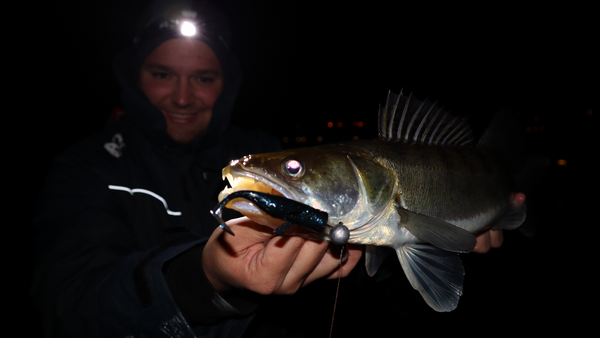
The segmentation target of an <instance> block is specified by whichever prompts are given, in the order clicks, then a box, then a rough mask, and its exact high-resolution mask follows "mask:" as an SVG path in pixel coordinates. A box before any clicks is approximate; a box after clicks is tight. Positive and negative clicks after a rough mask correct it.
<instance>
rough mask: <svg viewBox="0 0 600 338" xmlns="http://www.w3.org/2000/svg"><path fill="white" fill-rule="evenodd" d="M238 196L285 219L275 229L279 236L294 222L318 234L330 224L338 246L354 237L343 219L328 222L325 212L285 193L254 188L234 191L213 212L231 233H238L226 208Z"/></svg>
mask: <svg viewBox="0 0 600 338" xmlns="http://www.w3.org/2000/svg"><path fill="white" fill-rule="evenodd" d="M236 198H244V199H246V200H248V201H250V202H252V203H253V204H254V205H255V206H256V207H258V208H259V209H261V210H262V211H263V212H265V213H266V214H268V215H269V216H271V217H274V218H277V219H281V220H284V221H285V223H283V224H282V225H280V226H279V227H278V228H277V229H275V230H273V233H274V234H275V235H277V236H281V235H283V234H284V233H285V232H286V231H287V230H288V229H289V228H290V227H291V226H292V225H293V224H296V225H298V226H301V227H304V228H307V229H311V230H313V231H316V232H318V233H321V232H323V231H324V230H325V228H326V227H330V228H331V229H329V237H330V238H331V242H333V243H334V244H338V245H343V244H346V243H347V242H348V238H349V237H350V231H349V230H348V228H347V227H346V226H345V225H344V224H342V223H341V222H340V223H338V224H336V225H334V226H331V225H329V224H327V220H328V218H329V215H328V214H327V213H326V212H324V211H321V210H318V209H315V208H313V207H311V206H308V205H306V204H303V203H300V202H297V201H294V200H291V199H288V198H285V197H283V196H278V195H271V194H267V193H263V192H257V191H250V190H241V191H236V192H234V193H231V194H230V195H228V196H227V197H225V198H224V199H223V200H222V201H221V202H220V203H219V204H217V206H216V207H215V210H214V211H213V210H211V211H210V213H211V214H212V215H213V217H214V218H215V219H216V220H217V221H218V222H219V224H220V227H221V228H222V229H223V230H225V231H226V232H228V233H230V234H231V235H234V236H235V234H234V233H233V231H232V230H231V228H230V227H229V226H227V224H226V223H225V222H224V221H223V218H222V208H223V207H224V206H225V205H226V204H227V203H229V202H230V201H232V200H233V199H236Z"/></svg>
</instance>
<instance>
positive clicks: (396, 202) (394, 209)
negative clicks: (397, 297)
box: [218, 91, 526, 312]
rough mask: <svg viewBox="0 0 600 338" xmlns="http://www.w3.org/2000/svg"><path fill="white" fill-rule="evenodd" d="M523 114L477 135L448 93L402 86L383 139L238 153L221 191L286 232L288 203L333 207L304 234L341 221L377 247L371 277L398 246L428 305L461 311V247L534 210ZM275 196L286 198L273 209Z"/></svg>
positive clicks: (383, 121) (369, 254) (505, 115)
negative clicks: (523, 192)
mask: <svg viewBox="0 0 600 338" xmlns="http://www.w3.org/2000/svg"><path fill="white" fill-rule="evenodd" d="M516 115H517V114H516V113H515V111H513V110H511V109H501V110H499V111H498V112H497V113H496V114H495V115H494V117H493V118H492V121H491V122H490V124H489V127H488V128H487V130H486V131H485V132H484V133H483V134H482V136H481V138H480V139H479V141H478V142H477V143H476V142H475V136H474V132H473V129H472V128H471V126H470V125H469V124H468V122H467V121H466V120H464V119H460V118H459V117H457V116H454V115H452V114H451V113H450V112H449V111H448V110H445V109H444V108H443V107H442V106H441V105H439V104H438V103H437V102H432V101H431V100H429V99H425V100H424V101H420V100H418V99H417V98H415V97H413V95H412V93H410V94H409V95H408V96H405V95H404V94H403V92H402V91H400V93H399V94H395V93H393V92H391V91H390V92H388V96H387V99H386V102H385V104H384V105H380V108H379V111H378V137H377V138H376V139H373V140H354V141H348V142H338V143H332V144H325V145H320V146H316V147H306V148H297V149H289V150H284V151H279V152H272V153H265V154H251V155H247V156H244V157H242V158H240V159H237V160H233V161H231V162H230V164H229V165H228V166H226V167H225V168H223V172H222V174H223V179H226V180H227V181H228V183H229V187H227V188H225V189H224V190H223V191H221V192H220V194H219V197H218V199H219V201H220V202H221V206H225V207H227V208H231V209H234V210H237V211H239V212H240V213H242V214H243V215H245V216H247V217H249V218H251V219H252V220H254V221H255V222H257V223H260V224H265V225H269V226H271V227H273V228H277V229H279V232H276V233H279V234H281V233H284V232H285V231H286V230H287V229H288V228H289V226H290V224H291V223H293V221H292V220H291V219H288V220H285V219H284V218H285V217H282V213H285V210H286V209H285V206H286V201H287V200H289V201H294V203H296V202H297V204H294V208H299V209H298V210H301V209H302V205H304V206H306V208H305V209H306V210H304V212H305V213H307V212H308V213H312V214H314V213H316V212H322V213H325V214H326V217H321V218H319V219H318V222H317V223H318V226H319V227H318V228H314V227H313V225H311V224H312V223H311V224H308V223H307V224H308V225H307V227H313V230H315V231H313V232H312V233H311V234H308V235H307V234H304V233H303V234H302V235H303V236H308V237H310V238H311V239H316V240H323V241H332V239H336V240H337V239H338V237H339V236H338V235H337V232H335V235H334V232H333V231H332V229H334V227H336V228H337V230H340V228H341V230H344V235H345V237H344V239H343V242H348V243H354V244H360V245H365V246H366V249H365V265H366V270H367V273H368V275H369V276H373V275H375V274H376V272H377V270H378V269H379V267H380V266H381V264H382V262H383V259H384V258H386V256H387V255H388V254H389V253H390V252H393V251H395V252H396V255H397V257H398V259H399V261H400V265H401V267H402V269H403V271H404V273H405V275H406V277H407V279H408V280H409V282H410V284H411V286H412V287H413V288H414V289H415V290H417V291H418V292H419V293H420V294H421V296H422V298H423V299H424V300H425V302H426V303H427V304H428V305H429V306H430V307H431V308H432V309H433V310H435V311H438V312H448V311H453V310H454V309H456V307H457V305H458V302H459V299H460V297H461V295H462V293H463V281H464V274H465V271H464V268H463V265H462V263H461V260H460V253H468V252H470V251H472V250H473V249H474V247H475V245H476V238H475V235H474V234H476V233H478V232H480V231H483V230H485V229H489V228H493V229H507V230H511V229H516V228H518V227H519V226H520V225H521V224H522V223H523V221H524V220H525V217H526V205H525V204H523V205H522V206H521V207H520V208H515V207H513V204H512V201H511V194H512V193H513V187H512V181H513V178H512V177H513V172H515V171H516V170H518V168H519V167H520V166H521V165H522V164H521V163H522V162H523V158H524V157H525V155H526V154H524V151H523V149H524V147H523V142H524V136H523V135H522V131H523V129H522V128H521V127H520V125H519V123H518V119H517V116H516ZM249 192H254V194H253V195H252V196H250V195H248V193H249ZM269 196H271V197H272V198H273V200H269ZM252 199H254V202H252ZM259 200H260V201H262V202H260V201H259ZM259 202H260V203H259ZM261 203H262V204H263V206H262V209H261V205H260V204H261ZM267 204H272V205H281V206H284V207H283V208H279V209H277V210H278V211H277V212H275V210H274V209H272V210H271V211H269V210H267V209H265V207H264V206H265V205H267ZM221 206H220V207H221ZM220 207H219V208H220ZM290 208H291V206H290ZM289 210H291V209H289ZM317 223H314V224H317ZM221 224H222V225H225V223H224V222H222V221H221ZM320 224H324V226H323V227H321V226H320ZM225 226H226V225H225ZM337 230H336V231H337ZM338 241H339V240H338ZM387 248H392V249H393V250H389V249H387Z"/></svg>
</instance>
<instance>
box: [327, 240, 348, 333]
mask: <svg viewBox="0 0 600 338" xmlns="http://www.w3.org/2000/svg"><path fill="white" fill-rule="evenodd" d="M344 247H345V245H342V249H341V250H340V270H339V271H338V282H337V288H336V289H335V300H334V301H333V314H332V315H331V327H330V328H329V338H331V334H332V333H333V320H334V319H335V307H336V305H337V299H338V293H339V291H340V280H341V279H342V258H343V257H344Z"/></svg>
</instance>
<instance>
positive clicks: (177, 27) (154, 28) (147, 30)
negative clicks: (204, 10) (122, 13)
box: [133, 11, 202, 44]
mask: <svg viewBox="0 0 600 338" xmlns="http://www.w3.org/2000/svg"><path fill="white" fill-rule="evenodd" d="M201 25H202V24H201V23H199V22H197V20H196V12H193V11H181V15H180V16H178V17H177V18H173V17H170V18H165V17H164V16H163V17H162V18H161V17H157V18H154V19H152V20H150V22H148V23H147V24H146V27H144V29H143V30H142V31H141V32H140V33H141V34H139V35H138V36H136V37H135V39H134V40H133V43H134V44H138V43H140V41H141V40H143V39H144V38H145V37H147V36H156V35H159V34H169V35H173V36H174V37H175V36H178V35H179V36H182V37H188V38H193V37H196V36H198V35H199V34H201V33H202V32H201Z"/></svg>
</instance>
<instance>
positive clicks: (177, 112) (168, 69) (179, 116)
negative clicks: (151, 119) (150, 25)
mask: <svg viewBox="0 0 600 338" xmlns="http://www.w3.org/2000/svg"><path fill="white" fill-rule="evenodd" d="M139 86H140V89H141V90H142V91H143V92H144V94H146V96H147V97H148V100H150V103H152V104H153V105H155V106H156V107H157V108H158V109H160V111H161V112H162V114H163V115H164V116H165V119H166V121H167V133H168V134H169V136H171V137H172V138H173V139H174V140H175V141H178V142H181V143H189V142H192V141H194V140H195V139H197V138H198V137H200V136H201V135H202V134H204V132H206V129H207V127H208V123H209V122H210V118H211V117H212V113H213V106H214V104H215V101H216V100H217V98H218V97H219V95H220V94H221V92H222V91H223V72H222V70H221V64H220V63H219V60H218V59H217V56H216V55H215V53H214V52H213V51H212V49H210V47H208V45H207V44H205V43H204V42H202V41H197V40H187V39H172V40H168V41H165V42H164V43H162V44H161V45H160V46H158V47H157V48H156V49H155V50H154V51H153V52H152V53H151V54H150V55H148V57H147V58H146V60H145V61H144V64H142V69H141V70H140V78H139Z"/></svg>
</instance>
